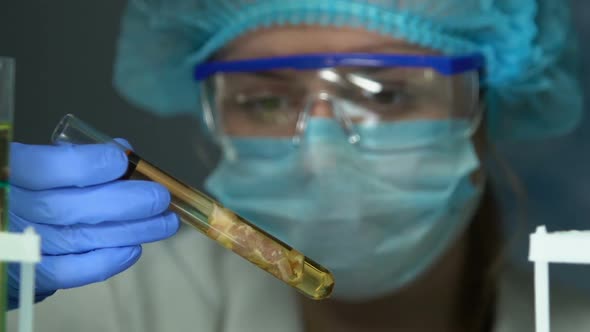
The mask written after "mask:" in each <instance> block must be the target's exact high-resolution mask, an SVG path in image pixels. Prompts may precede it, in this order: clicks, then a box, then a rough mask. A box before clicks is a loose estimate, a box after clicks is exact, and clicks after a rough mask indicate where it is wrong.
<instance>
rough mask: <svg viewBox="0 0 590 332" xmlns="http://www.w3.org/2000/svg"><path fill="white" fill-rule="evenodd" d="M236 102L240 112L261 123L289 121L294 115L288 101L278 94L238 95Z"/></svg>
mask: <svg viewBox="0 0 590 332" xmlns="http://www.w3.org/2000/svg"><path fill="white" fill-rule="evenodd" d="M236 104H237V106H238V107H237V108H238V109H239V110H240V112H242V113H245V114H244V115H245V116H247V117H248V118H249V119H250V120H251V121H254V122H257V123H259V124H261V125H268V124H276V125H280V124H285V123H290V122H292V120H293V116H294V115H293V114H291V113H292V111H291V110H290V109H289V107H288V106H289V105H288V101H287V100H286V99H285V98H283V97H279V96H259V97H242V98H240V97H238V98H237V99H236Z"/></svg>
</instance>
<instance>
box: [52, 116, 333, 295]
mask: <svg viewBox="0 0 590 332" xmlns="http://www.w3.org/2000/svg"><path fill="white" fill-rule="evenodd" d="M52 141H53V142H54V143H60V142H67V143H73V144H92V143H112V144H115V145H116V146H118V147H119V148H121V149H122V150H124V151H125V153H126V154H127V156H128V160H129V167H128V169H127V173H126V174H125V175H124V178H126V179H138V180H151V181H155V182H158V183H160V184H162V185H163V186H165V187H166V188H167V189H168V190H169V191H170V194H171V198H172V199H171V204H170V209H171V210H172V211H174V212H176V213H177V214H178V215H179V217H180V219H181V220H182V221H183V222H184V223H186V224H189V225H191V226H193V227H195V228H196V229H197V230H199V231H200V232H202V233H203V234H205V235H206V236H208V237H209V238H211V239H213V240H215V241H217V243H219V244H221V245H222V246H224V247H225V248H227V249H230V250H232V251H233V252H235V253H236V254H238V255H240V256H242V257H243V258H245V259H247V260H248V261H250V262H251V263H253V264H255V265H256V266H258V267H259V268H261V269H263V270H265V271H267V272H268V273H270V274H272V275H273V276H275V277H276V278H278V279H279V280H282V281H283V282H285V283H287V284H289V285H291V286H293V287H295V288H296V289H297V290H299V291H300V292H302V293H303V294H304V295H306V296H308V297H309V298H312V299H315V300H321V299H324V298H327V297H328V296H330V294H331V292H332V288H333V286H334V278H333V276H332V274H331V273H330V271H328V270H327V269H326V268H324V267H322V266H321V265H319V264H317V263H315V262H314V261H312V260H311V259H309V258H307V257H305V256H304V255H303V254H301V253H300V252H298V251H297V250H295V249H293V248H291V247H290V246H288V245H286V244H285V243H283V242H281V241H280V240H278V239H276V238H274V237H273V236H271V235H270V234H268V233H266V232H265V231H263V230H261V229H260V228H258V227H256V226H255V225H253V224H252V223H250V222H248V221H247V220H245V219H243V218H242V217H240V216H238V215H236V214H235V213H233V212H232V211H230V210H228V209H226V208H224V207H223V206H222V205H221V204H220V203H219V202H216V201H215V200H213V199H212V198H209V197H208V196H206V195H205V194H203V193H201V192H200V191H198V190H196V189H194V188H191V187H189V186H188V185H186V184H184V183H182V182H181V181H179V180H177V179H175V178H173V177H172V176H170V175H168V174H167V173H165V172H164V171H162V170H160V169H158V168H157V167H155V166H154V165H152V164H150V163H149V162H147V161H145V160H144V159H142V158H141V157H140V156H138V155H137V154H136V153H135V152H132V151H131V150H129V149H128V148H126V147H124V146H122V145H120V144H119V143H117V142H116V141H114V140H113V139H112V138H110V137H108V136H105V135H104V134H102V133H100V132H98V131H97V130H95V129H94V128H92V127H90V126H89V125H87V124H85V123H84V122H82V121H81V120H79V119H77V118H76V117H74V116H73V115H71V114H68V115H66V116H65V117H64V118H63V119H62V120H61V122H60V123H59V124H58V125H57V127H56V129H55V131H54V133H53V136H52Z"/></svg>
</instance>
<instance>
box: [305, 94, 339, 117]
mask: <svg viewBox="0 0 590 332" xmlns="http://www.w3.org/2000/svg"><path fill="white" fill-rule="evenodd" d="M309 115H310V116H312V117H318V118H331V117H334V105H333V103H332V102H331V101H330V100H327V99H324V98H317V99H315V100H314V101H312V104H311V108H310V113H309Z"/></svg>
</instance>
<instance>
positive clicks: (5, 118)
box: [0, 57, 14, 332]
mask: <svg viewBox="0 0 590 332" xmlns="http://www.w3.org/2000/svg"><path fill="white" fill-rule="evenodd" d="M13 112H14V60H13V59H11V58H6V57H0V232H6V231H8V166H9V164H8V158H9V152H10V151H9V149H10V141H11V140H12V115H13ZM7 283H8V279H7V276H6V264H4V263H0V332H4V331H6V310H7V301H8V291H7V287H8V286H7Z"/></svg>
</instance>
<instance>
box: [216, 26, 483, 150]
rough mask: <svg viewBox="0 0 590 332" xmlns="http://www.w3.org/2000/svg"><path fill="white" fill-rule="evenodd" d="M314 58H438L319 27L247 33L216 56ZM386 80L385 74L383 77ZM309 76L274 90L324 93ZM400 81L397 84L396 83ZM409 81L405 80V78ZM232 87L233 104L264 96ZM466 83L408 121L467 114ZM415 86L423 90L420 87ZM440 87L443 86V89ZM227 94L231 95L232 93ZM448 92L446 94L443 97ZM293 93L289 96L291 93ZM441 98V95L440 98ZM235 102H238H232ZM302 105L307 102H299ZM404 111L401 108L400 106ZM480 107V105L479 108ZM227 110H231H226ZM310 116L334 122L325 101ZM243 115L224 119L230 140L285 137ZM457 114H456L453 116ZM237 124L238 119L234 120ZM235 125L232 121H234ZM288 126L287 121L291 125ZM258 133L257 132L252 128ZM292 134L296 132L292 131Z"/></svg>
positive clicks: (361, 32)
mask: <svg viewBox="0 0 590 332" xmlns="http://www.w3.org/2000/svg"><path fill="white" fill-rule="evenodd" d="M313 53H381V54H383V53H391V54H419V55H436V54H439V53H438V52H436V51H433V50H430V49H426V48H423V47H419V46H416V45H412V44H410V43H408V42H406V41H404V40H402V39H395V38H392V37H389V36H383V35H380V34H377V33H374V32H370V31H367V30H365V29H362V28H348V27H340V28H337V27H320V26H290V27H289V26H287V27H272V28H265V29H259V30H256V31H254V32H250V33H247V34H245V35H243V36H241V37H240V38H238V39H236V40H234V41H233V42H231V43H230V44H228V45H227V46H226V47H225V48H223V49H222V50H221V51H219V52H218V53H217V54H216V57H215V58H216V60H221V61H230V60H240V59H253V58H265V57H276V56H288V55H300V54H313ZM399 72H400V71H399V70H398V74H397V75H402V76H403V75H407V76H412V74H411V73H410V74H408V73H407V72H411V69H408V70H407V72H406V73H403V71H402V74H399ZM385 75H387V73H385ZM308 76H313V75H306V74H305V73H304V74H301V73H298V74H297V76H296V78H297V79H296V80H294V79H292V80H285V82H282V83H277V85H276V86H275V89H276V90H280V89H281V87H280V84H283V85H288V86H289V89H292V86H293V85H299V86H303V87H304V88H305V89H306V90H312V91H313V90H316V91H319V90H320V89H322V88H323V87H322V86H315V84H316V83H317V82H315V81H314V80H313V79H309V80H308V79H307V77H308ZM436 77H438V79H441V80H442V78H441V77H442V76H439V75H435V78H436ZM398 78H399V77H396V78H395V79H398ZM404 79H406V77H404ZM231 81H232V82H231V83H229V84H228V86H230V87H231V86H234V87H235V91H228V94H232V96H230V98H234V95H237V94H238V93H239V92H240V91H242V89H245V88H244V87H247V89H248V90H255V91H256V92H257V93H258V91H261V90H262V89H263V88H262V89H261V88H258V87H257V86H256V84H258V83H259V82H261V81H260V78H259V77H254V78H251V77H250V76H249V75H242V76H240V75H237V76H235V77H232V78H231ZM465 81H466V80H464V79H462V78H461V77H459V78H453V79H452V83H451V84H452V86H453V89H452V91H453V92H452V93H449V92H448V91H447V90H446V89H440V90H441V91H439V92H437V93H435V94H434V95H436V96H433V94H430V95H429V99H428V98H424V99H428V100H427V101H425V102H424V103H423V104H422V105H423V106H422V107H420V112H414V113H412V112H406V113H407V114H410V115H409V116H407V118H406V119H402V120H412V114H416V113H419V114H420V115H419V116H416V119H418V120H421V119H427V120H436V119H439V118H440V117H441V116H440V114H444V115H445V116H447V115H448V114H449V112H453V111H449V110H448V109H450V108H454V109H465V108H467V107H465V101H466V100H470V96H467V95H466V94H467V93H468V90H470V89H466V88H464V86H463V85H464V84H465ZM260 84H261V85H262V86H268V85H269V84H274V83H268V82H264V83H260ZM417 85H420V83H419V82H418V84H417ZM441 86H444V87H445V88H448V85H447V86H445V83H442V84H441ZM228 90H232V89H231V88H230V89H228ZM442 90H445V91H442ZM290 91H291V90H290ZM438 94H439V95H438ZM234 99H235V98H234ZM301 102H303V101H301ZM441 105H449V106H448V107H447V108H448V109H441ZM400 107H403V106H402V105H400ZM478 107H482V105H480V106H478ZM228 108H229V107H228ZM310 112H311V115H312V116H316V117H330V116H333V113H332V110H331V109H330V105H329V103H327V102H322V101H321V100H318V101H316V102H315V103H314V104H313V105H312V108H311V110H310ZM236 114H238V115H239V114H241V113H238V112H234V113H232V117H230V116H224V117H223V118H224V121H226V122H225V123H224V126H225V128H226V129H229V131H230V135H236V136H269V137H279V136H283V135H284V132H285V131H288V130H284V129H282V128H281V126H280V123H270V126H269V127H268V128H270V129H266V131H265V132H264V133H261V132H260V130H257V128H251V127H249V126H248V123H249V121H250V122H254V123H256V124H257V125H258V124H259V123H260V122H261V121H262V120H261V119H259V118H256V119H254V120H252V119H251V118H250V119H247V118H244V117H240V116H236ZM455 114H456V113H455ZM234 118H235V119H234ZM232 119H234V120H233V121H232ZM287 121H288V120H287ZM252 127H254V126H252ZM287 127H289V128H291V127H293V128H294V126H291V125H288V126H287ZM475 137H477V139H474V142H475V145H476V148H477V150H478V153H480V152H481V151H480V150H482V145H483V144H482V142H480V141H482V140H481V137H482V135H481V133H479V132H478V133H476V135H475Z"/></svg>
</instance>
